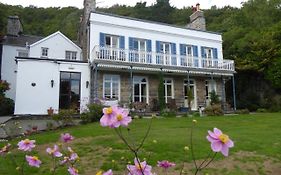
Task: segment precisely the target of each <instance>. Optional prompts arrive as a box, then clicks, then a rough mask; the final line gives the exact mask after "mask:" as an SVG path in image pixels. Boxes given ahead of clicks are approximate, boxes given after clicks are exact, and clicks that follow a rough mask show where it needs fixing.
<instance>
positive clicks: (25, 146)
mask: <svg viewBox="0 0 281 175" xmlns="http://www.w3.org/2000/svg"><path fill="white" fill-rule="evenodd" d="M34 143H35V140H29V139H25V140H21V141H20V142H19V143H18V147H19V148H18V149H19V150H22V151H31V150H32V149H33V148H34V147H35V144H34Z"/></svg>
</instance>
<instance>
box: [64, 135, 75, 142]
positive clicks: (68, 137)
mask: <svg viewBox="0 0 281 175" xmlns="http://www.w3.org/2000/svg"><path fill="white" fill-rule="evenodd" d="M73 139H74V137H73V136H72V135H70V134H69V133H64V134H61V140H62V141H63V142H65V143H67V142H70V141H72V140H73Z"/></svg>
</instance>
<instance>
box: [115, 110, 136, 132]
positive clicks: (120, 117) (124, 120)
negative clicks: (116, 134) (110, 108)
mask: <svg viewBox="0 0 281 175" xmlns="http://www.w3.org/2000/svg"><path fill="white" fill-rule="evenodd" d="M115 112H116V116H115V117H114V118H113V123H112V127H114V128H118V127H119V126H120V125H121V126H128V124H129V123H130V122H132V118H131V117H130V116H128V114H129V112H128V111H127V110H125V109H123V108H117V110H116V111H115Z"/></svg>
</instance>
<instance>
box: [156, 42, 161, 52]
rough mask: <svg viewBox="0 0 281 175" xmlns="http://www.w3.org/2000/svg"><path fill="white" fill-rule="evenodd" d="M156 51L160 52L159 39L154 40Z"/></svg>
mask: <svg viewBox="0 0 281 175" xmlns="http://www.w3.org/2000/svg"><path fill="white" fill-rule="evenodd" d="M156 52H157V53H159V52H160V41H156Z"/></svg>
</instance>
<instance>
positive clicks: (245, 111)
mask: <svg viewBox="0 0 281 175" xmlns="http://www.w3.org/2000/svg"><path fill="white" fill-rule="evenodd" d="M235 113H236V114H249V113H250V111H249V109H239V110H236V112H235Z"/></svg>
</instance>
